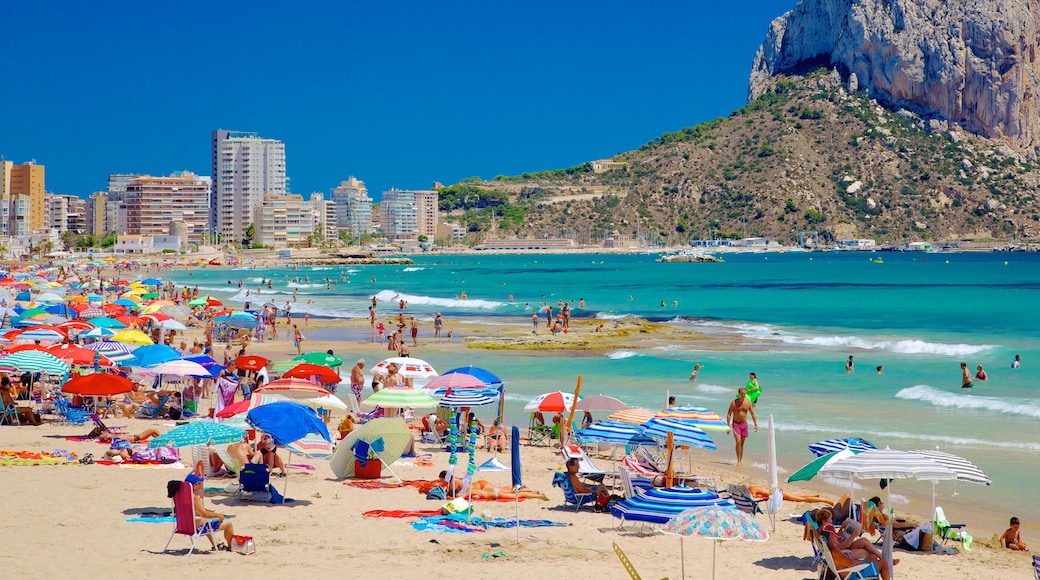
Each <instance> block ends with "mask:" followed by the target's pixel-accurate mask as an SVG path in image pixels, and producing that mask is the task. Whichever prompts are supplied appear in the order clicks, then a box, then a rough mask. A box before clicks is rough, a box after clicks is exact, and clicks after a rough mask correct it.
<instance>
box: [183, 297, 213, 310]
mask: <svg viewBox="0 0 1040 580" xmlns="http://www.w3.org/2000/svg"><path fill="white" fill-rule="evenodd" d="M206 298H209V296H206V297H205V298H196V299H194V300H192V301H191V302H188V306H191V307H192V308H195V307H198V306H207V302H206Z"/></svg>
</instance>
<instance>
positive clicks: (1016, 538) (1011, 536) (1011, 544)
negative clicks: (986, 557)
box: [1000, 517, 1029, 551]
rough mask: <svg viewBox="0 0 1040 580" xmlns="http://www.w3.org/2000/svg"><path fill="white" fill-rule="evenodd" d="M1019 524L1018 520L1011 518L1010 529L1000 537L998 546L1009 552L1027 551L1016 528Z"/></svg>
mask: <svg viewBox="0 0 1040 580" xmlns="http://www.w3.org/2000/svg"><path fill="white" fill-rule="evenodd" d="M1020 525H1021V522H1019V521H1018V518H1016V517H1012V518H1011V527H1010V528H1008V529H1007V531H1005V532H1004V535H1003V536H1000V545H1002V546H1004V547H1005V548H1007V549H1009V550H1021V551H1026V550H1028V549H1029V547H1028V546H1026V544H1025V542H1023V541H1022V537H1021V536H1020V535H1019V532H1018V528H1019V526H1020Z"/></svg>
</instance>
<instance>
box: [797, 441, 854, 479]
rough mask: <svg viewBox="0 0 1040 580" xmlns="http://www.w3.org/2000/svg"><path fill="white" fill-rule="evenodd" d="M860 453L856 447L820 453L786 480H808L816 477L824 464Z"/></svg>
mask: <svg viewBox="0 0 1040 580" xmlns="http://www.w3.org/2000/svg"><path fill="white" fill-rule="evenodd" d="M860 453H863V452H862V451H860V450H858V449H841V450H839V451H831V452H830V453H828V454H826V455H821V456H819V457H817V458H816V459H813V460H812V461H810V462H809V463H807V464H805V465H804V466H803V467H802V468H801V469H799V470H798V471H795V472H794V473H792V474H791V476H790V477H788V478H787V482H788V483H793V482H795V481H809V480H810V479H812V478H814V477H816V474H817V473H819V471H820V469H822V468H823V466H824V465H827V464H829V463H831V462H833V461H841V460H843V459H846V458H849V457H852V456H853V455H857V454H860Z"/></svg>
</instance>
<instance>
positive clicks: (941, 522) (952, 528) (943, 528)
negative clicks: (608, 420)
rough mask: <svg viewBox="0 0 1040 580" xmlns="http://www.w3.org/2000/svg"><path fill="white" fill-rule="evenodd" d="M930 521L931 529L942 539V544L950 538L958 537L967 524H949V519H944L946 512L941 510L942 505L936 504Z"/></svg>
mask: <svg viewBox="0 0 1040 580" xmlns="http://www.w3.org/2000/svg"><path fill="white" fill-rule="evenodd" d="M932 523H933V526H934V527H933V528H932V529H934V530H935V533H936V534H937V535H938V536H939V537H940V538H941V539H942V543H943V545H944V546H945V545H946V542H948V541H950V538H959V537H960V535H961V533H962V531H963V530H964V528H966V527H967V526H968V524H951V523H950V520H948V519H946V512H944V511H943V508H942V506H936V508H935V518H934V519H933V520H932Z"/></svg>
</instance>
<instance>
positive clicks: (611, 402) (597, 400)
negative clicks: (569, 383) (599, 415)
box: [577, 395, 631, 411]
mask: <svg viewBox="0 0 1040 580" xmlns="http://www.w3.org/2000/svg"><path fill="white" fill-rule="evenodd" d="M577 408H578V410H579V411H624V410H625V409H630V408H631V407H629V406H628V405H626V404H625V403H623V402H621V400H620V399H615V398H614V397H608V396H606V395H592V396H589V397H585V398H584V399H582V400H580V401H578V407H577Z"/></svg>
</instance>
